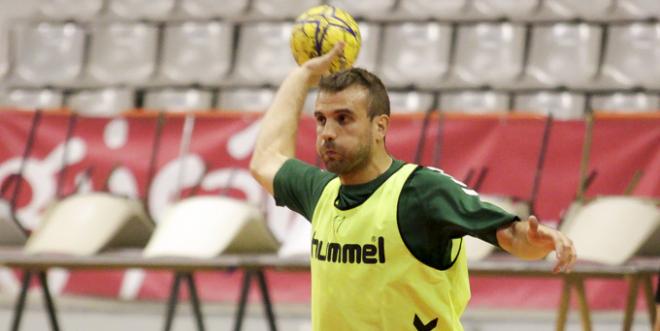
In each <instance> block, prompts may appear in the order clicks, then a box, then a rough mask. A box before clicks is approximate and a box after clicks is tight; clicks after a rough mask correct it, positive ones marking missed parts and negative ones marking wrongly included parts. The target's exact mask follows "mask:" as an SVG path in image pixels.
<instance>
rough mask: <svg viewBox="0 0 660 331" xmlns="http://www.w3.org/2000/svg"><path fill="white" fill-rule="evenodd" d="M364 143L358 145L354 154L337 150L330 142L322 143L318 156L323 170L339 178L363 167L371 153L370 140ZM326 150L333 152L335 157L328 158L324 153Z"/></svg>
mask: <svg viewBox="0 0 660 331" xmlns="http://www.w3.org/2000/svg"><path fill="white" fill-rule="evenodd" d="M364 141H366V143H364V144H360V145H358V148H357V150H356V151H354V152H347V151H346V150H344V149H340V148H337V146H336V145H335V143H334V142H332V141H329V142H325V143H323V145H322V147H321V153H320V154H321V160H322V161H323V164H325V168H326V169H327V170H328V171H330V172H332V173H335V174H337V175H338V176H341V175H344V174H348V173H351V172H354V171H356V170H359V169H361V168H363V167H365V166H366V165H367V163H368V162H369V155H370V153H371V139H365V140H364ZM327 149H330V150H332V151H334V152H335V155H334V156H328V155H327V154H325V153H324V151H325V150H327Z"/></svg>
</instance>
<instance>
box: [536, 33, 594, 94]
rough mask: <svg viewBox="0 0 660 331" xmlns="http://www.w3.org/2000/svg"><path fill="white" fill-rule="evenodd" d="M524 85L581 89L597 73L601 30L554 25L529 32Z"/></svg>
mask: <svg viewBox="0 0 660 331" xmlns="http://www.w3.org/2000/svg"><path fill="white" fill-rule="evenodd" d="M531 43H532V44H531V48H530V54H529V62H528V65H527V68H526V74H527V77H526V78H527V82H526V84H528V85H540V86H550V87H556V86H568V87H584V86H589V85H590V84H591V83H593V81H594V78H595V75H596V73H597V71H598V59H599V54H600V45H601V28H600V27H597V26H594V25H588V24H584V23H582V24H570V23H558V24H554V25H551V26H536V27H534V28H533V30H532V41H531Z"/></svg>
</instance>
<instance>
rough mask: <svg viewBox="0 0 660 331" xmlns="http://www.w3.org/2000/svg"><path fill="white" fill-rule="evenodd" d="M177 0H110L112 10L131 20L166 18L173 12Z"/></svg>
mask: <svg viewBox="0 0 660 331" xmlns="http://www.w3.org/2000/svg"><path fill="white" fill-rule="evenodd" d="M174 5H175V0H148V1H145V0H110V4H109V9H110V12H111V13H113V14H115V15H117V16H119V17H122V18H127V19H129V20H137V19H165V18H167V16H168V15H170V14H171V13H172V10H173V9H174Z"/></svg>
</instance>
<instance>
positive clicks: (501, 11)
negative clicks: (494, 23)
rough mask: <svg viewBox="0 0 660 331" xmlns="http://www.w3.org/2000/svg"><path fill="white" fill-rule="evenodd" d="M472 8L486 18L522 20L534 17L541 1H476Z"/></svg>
mask: <svg viewBox="0 0 660 331" xmlns="http://www.w3.org/2000/svg"><path fill="white" fill-rule="evenodd" d="M472 6H473V7H474V8H475V9H476V11H477V12H479V13H480V14H481V15H482V16H484V17H491V18H503V17H506V18H510V19H521V18H529V17H533V16H534V14H535V12H536V11H537V10H538V7H539V0H474V1H473V3H472Z"/></svg>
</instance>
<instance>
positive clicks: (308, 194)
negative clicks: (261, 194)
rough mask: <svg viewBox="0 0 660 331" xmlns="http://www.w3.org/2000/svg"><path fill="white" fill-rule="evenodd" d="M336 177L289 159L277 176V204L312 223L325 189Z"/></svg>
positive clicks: (274, 187) (275, 190) (275, 180)
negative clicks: (317, 204) (315, 209)
mask: <svg viewBox="0 0 660 331" xmlns="http://www.w3.org/2000/svg"><path fill="white" fill-rule="evenodd" d="M334 177H335V175H334V174H332V173H329V172H327V171H323V170H321V169H319V168H317V167H314V166H312V165H310V164H307V163H305V162H302V161H300V160H298V159H289V160H287V161H286V162H284V164H283V165H282V167H281V168H280V169H279V170H278V171H277V174H275V179H274V181H273V189H274V196H275V202H276V204H277V205H278V206H287V207H289V209H291V210H293V211H295V212H297V213H298V214H300V215H302V216H304V217H305V218H306V219H307V220H309V221H311V220H312V216H313V214H314V208H316V203H317V202H318V201H319V199H320V198H321V193H322V192H323V188H325V185H326V184H328V182H329V181H330V180H332V179H333V178H334Z"/></svg>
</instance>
